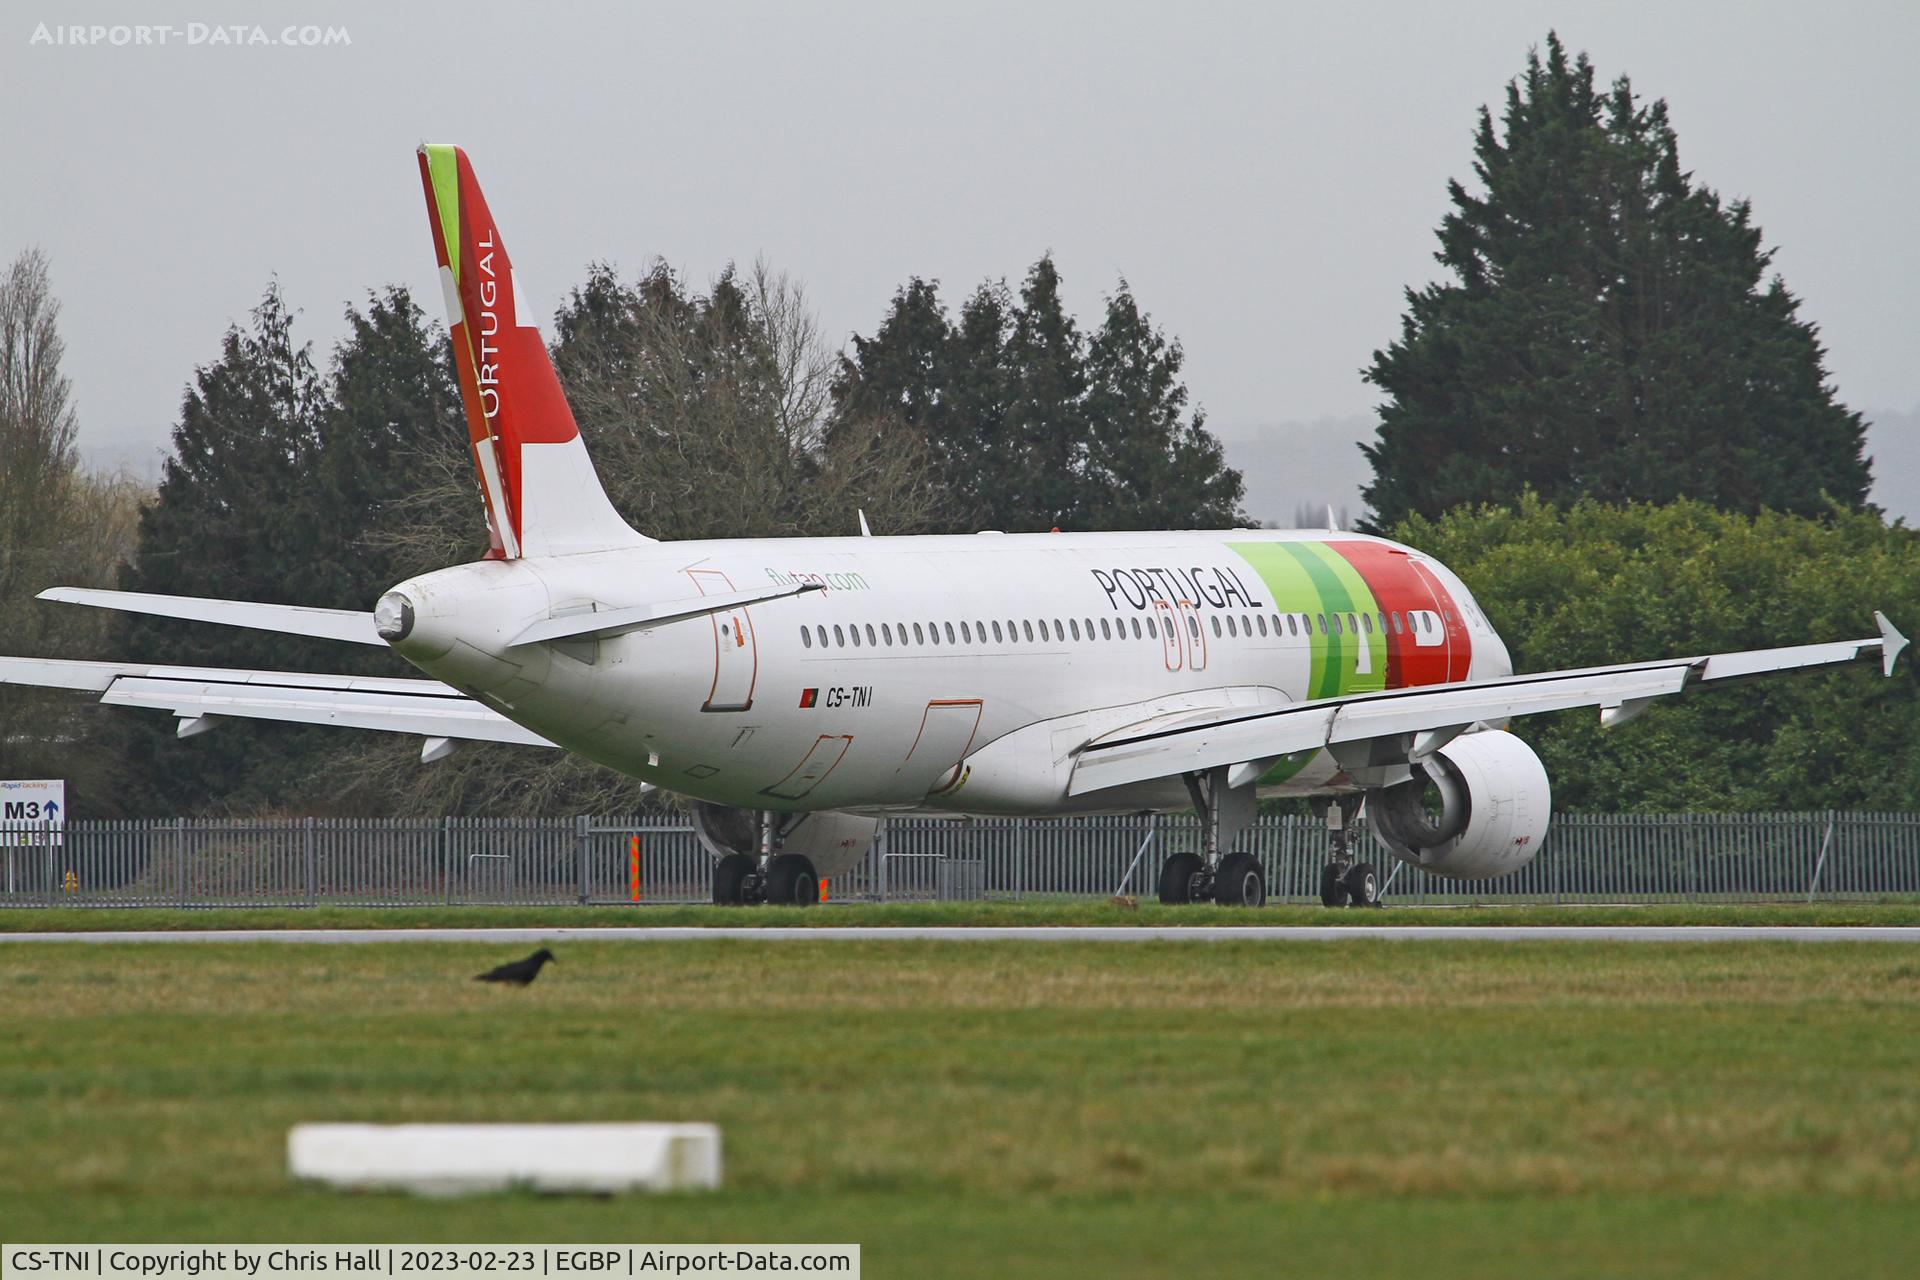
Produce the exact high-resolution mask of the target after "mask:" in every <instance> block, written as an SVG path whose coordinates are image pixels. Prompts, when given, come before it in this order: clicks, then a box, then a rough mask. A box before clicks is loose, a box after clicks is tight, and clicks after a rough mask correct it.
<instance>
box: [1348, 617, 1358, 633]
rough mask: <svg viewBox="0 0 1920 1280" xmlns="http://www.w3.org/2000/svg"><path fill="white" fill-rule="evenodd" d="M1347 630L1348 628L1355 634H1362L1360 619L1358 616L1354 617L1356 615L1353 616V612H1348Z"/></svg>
mask: <svg viewBox="0 0 1920 1280" xmlns="http://www.w3.org/2000/svg"><path fill="white" fill-rule="evenodd" d="M1347 630H1348V631H1349V632H1351V633H1352V634H1354V635H1356V636H1357V635H1359V634H1360V619H1358V618H1356V617H1354V616H1353V615H1352V614H1348V615H1347Z"/></svg>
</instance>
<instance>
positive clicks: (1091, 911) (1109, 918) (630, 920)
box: [0, 898, 1920, 933]
mask: <svg viewBox="0 0 1920 1280" xmlns="http://www.w3.org/2000/svg"><path fill="white" fill-rule="evenodd" d="M1129 924H1139V925H1156V926H1179V925H1241V926H1245V925H1315V926H1328V927H1339V926H1353V925H1406V924H1420V925H1460V924H1472V925H1489V924H1490V925H1583V924H1586V925H1612V924H1649V925H1759V924H1793V925H1920V901H1916V900H1912V899H1907V900H1899V901H1883V902H1839V903H1819V904H1814V905H1808V904H1804V903H1796V902H1784V903H1731V904H1720V903H1660V904H1653V905H1646V906H1551V905H1538V904H1519V903H1515V904H1501V905H1480V906H1459V907H1391V908H1390V909H1387V910H1382V911H1357V910H1338V911H1328V910H1326V909H1324V908H1321V907H1303V906H1270V907H1266V908H1263V909H1261V910H1258V911H1246V910H1242V909H1237V908H1230V907H1216V906H1190V907H1163V906H1161V905H1160V904H1159V903H1157V902H1153V901H1151V900H1148V901H1138V902H1135V903H1134V904H1133V905H1130V906H1121V905H1116V904H1114V903H1112V902H1110V901H1106V900H1100V899H1086V898H1063V899H1057V900H1042V901H1025V902H917V903H916V902H902V903H838V904H833V903H829V904H826V905H822V906H819V907H811V908H808V909H806V910H804V911H796V910H792V909H788V908H773V907H752V908H740V907H713V906H700V905H679V906H640V907H632V906H595V907H567V906H546V907H513V906H427V907H347V906H318V907H210V908H197V907H188V908H175V907H124V908H122V907H115V908H98V907H94V908H88V907H45V908H41V907H32V908H21V909H17V910H0V933H9V932H15V933H21V932H36V931H42V932H44V931H67V930H101V929H416V928H417V929H429V928H441V927H472V928H482V927H507V928H513V927H518V928H529V929H542V928H562V927H564V928H596V927H603V926H614V925H618V926H623V927H633V926H643V927H644V926H659V927H675V926H678V927H685V926H693V927H701V926H730V927H743V926H744V927H748V928H767V927H773V926H784V927H789V928H792V927H801V926H804V927H810V928H822V927H826V926H832V925H896V926H902V927H905V926H936V927H937V926H942V925H1003V926H1004V925H1129Z"/></svg>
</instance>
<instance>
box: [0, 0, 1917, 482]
mask: <svg viewBox="0 0 1920 1280" xmlns="http://www.w3.org/2000/svg"><path fill="white" fill-rule="evenodd" d="M235 22H244V23H248V24H254V23H257V24H259V25H260V26H262V27H263V28H264V29H265V30H266V32H267V34H268V36H269V38H273V39H277V38H278V37H279V34H280V31H281V28H282V27H284V26H286V25H287V24H289V23H310V24H316V25H322V26H328V25H330V26H334V27H340V28H344V29H345V30H346V31H347V33H348V35H349V36H350V39H351V43H350V44H348V45H345V46H340V45H334V46H332V47H319V48H303V47H297V46H296V47H290V48H288V47H246V46H234V45H230V44H228V45H221V44H215V43H213V42H212V41H211V40H206V39H203V40H202V41H200V42H199V43H193V42H192V36H193V34H194V28H193V27H192V26H191V25H190V24H194V23H200V24H208V25H215V24H221V23H235ZM43 23H44V24H45V25H46V26H47V27H48V28H49V30H52V29H54V28H58V27H62V26H65V25H69V24H74V23H86V24H94V23H98V24H114V23H146V24H149V25H162V26H165V25H170V26H173V27H175V28H178V31H177V33H175V34H173V35H171V36H170V37H169V42H168V44H167V45H166V46H164V47H156V46H153V45H148V46H146V47H140V46H137V45H129V46H126V47H118V48H116V47H112V46H111V45H101V46H94V45H85V46H79V47H75V46H73V45H71V44H69V45H67V46H65V47H62V46H59V45H55V46H48V45H45V44H40V43H35V33H36V30H37V28H38V27H39V26H40V25H41V24H43ZM1550 27H1551V28H1557V29H1558V30H1559V32H1560V33H1561V35H1562V37H1563V38H1564V39H1565V40H1566V41H1567V43H1568V44H1569V45H1570V46H1572V47H1573V48H1575V49H1585V50H1587V51H1588V52H1589V53H1590V54H1591V55H1592V57H1593V59H1594V62H1595V64H1596V66H1597V67H1598V69H1599V72H1600V75H1601V77H1602V78H1603V79H1611V78H1612V77H1613V76H1615V75H1617V74H1619V73H1621V72H1623V71H1624V72H1627V73H1629V74H1631V76H1632V77H1633V81H1634V85H1635V87H1636V89H1637V90H1638V91H1639V92H1641V93H1642V94H1643V95H1646V96H1648V97H1664V98H1666V99H1667V100H1668V102H1669V103H1670V104H1671V107H1672V111H1673V120H1674V123H1675V126H1676V128H1677V130H1678V133H1679V137H1680V146H1681V159H1682V162H1683V163H1684V164H1686V165H1687V166H1688V167H1689V168H1691V169H1692V170H1693V171H1694V173H1695V174H1696V176H1697V177H1698V179H1699V180H1701V181H1703V182H1704V183H1706V184H1707V185H1709V186H1712V187H1714V188H1715V189H1717V190H1719V191H1720V192H1721V193H1722V194H1724V195H1726V196H1729V197H1747V198H1750V199H1751V200H1752V201H1753V205H1754V209H1755V214H1756V218H1757V221H1758V222H1759V224H1760V226H1761V227H1762V228H1763V231H1764V234H1765V237H1766V240H1767V242H1768V243H1769V244H1770V245H1772V246H1774V247H1775V248H1776V249H1777V251H1778V253H1777V257H1776V259H1775V263H1776V266H1777V268H1778V269H1779V271H1780V272H1781V273H1782V274H1783V275H1784V276H1785V278H1786V281H1787V283H1788V285H1789V287H1791V288H1792V289H1793V290H1794V291H1795V292H1796V293H1797V294H1799V296H1800V297H1801V298H1802V299H1803V303H1804V314H1805V315H1806V316H1807V317H1809V318H1811V319H1812V320H1814V321H1815V322H1817V323H1818V324H1819V326H1820V328H1821V331H1822V335H1823V338H1824V340H1825V342H1826V344H1827V347H1828V349H1829V357H1828V359H1829V369H1830V371H1831V373H1832V375H1833V377H1834V379H1835V381H1836V383H1837V385H1838V387H1839V390H1840V394H1841V397H1842V399H1843V400H1844V401H1845V402H1846V403H1847V404H1848V405H1849V406H1851V407H1853V408H1857V409H1862V410H1866V411H1868V413H1869V415H1870V416H1872V415H1874V414H1881V415H1882V416H1883V417H1884V418H1885V419H1886V421H1887V422H1888V423H1889V424H1892V423H1893V422H1894V421H1895V415H1901V418H1900V420H1901V421H1903V422H1904V424H1905V425H1904V427H1902V428H1901V430H1902V431H1903V432H1904V433H1905V434H1906V435H1907V436H1911V435H1912V434H1913V432H1914V431H1915V429H1916V420H1915V419H1914V417H1913V416H1912V412H1911V411H1912V410H1914V409H1915V408H1916V406H1920V362H1916V360H1915V358H1914V349H1915V336H1916V335H1915V322H1914V307H1913V303H1912V295H1913V293H1914V290H1915V288H1916V285H1920V248H1917V246H1920V237H1917V236H1916V234H1915V232H1914V230H1913V227H1914V220H1915V209H1916V207H1920V199H1917V198H1916V197H1920V165H1916V164H1915V155H1916V152H1915V147H1914V144H1913V141H1912V139H1913V133H1914V129H1915V126H1916V121H1920V73H1917V72H1916V66H1920V5H1916V4H1914V3H1912V0H1906V2H1905V3H1881V4H1867V3H1859V4H1849V3H1827V4H1822V5H1819V6H1814V5H1808V4H1804V3H1784V2H1781V0H1772V2H1760V3H1755V2H1749V3H1698V2H1694V0H1689V2H1688V3H1682V4H1675V3H1638V4H1567V3H1562V4H1526V3H1501V4H1487V3H1476V4H1472V5H1457V4H1445V5H1436V4H1431V3H1420V4H1345V5H1327V4H1319V5H1313V6H1310V7H1292V6H1285V5H1277V4H1272V3H1243V4H1204V3H1191V2H1188V3H1181V4H1177V5H1175V4H1166V5H1158V6H1146V5H1132V4H1115V3H1103V4H1095V5H1069V4H1058V3H1032V2H1031V0H1030V2H1029V3H1024V4H1012V5H998V4H986V3H978V2H970V3H967V4H965V5H949V6H944V7H942V8H939V9H935V8H930V7H923V6H919V5H914V4H909V3H901V2H900V0H881V2H878V3H861V4H836V5H812V4H804V3H770V4H727V3H702V4H698V5H692V4H688V5H657V4H633V3H622V4H611V3H610V4H596V5H576V6H560V5H555V6H537V5H533V4H527V3H515V4H510V5H488V4H480V3H472V2H468V3H433V4H407V5H393V4H330V5H329V4H320V3H312V2H309V3H294V4H275V5H260V4H248V5H238V4H220V3H213V2H210V0H197V2H190V3H173V0H149V2H147V3H141V4H132V3H128V4H87V3H84V2H82V3H66V4H55V3H53V0H24V2H23V3H17V4H12V5H9V6H8V12H7V15H6V17H5V19H4V20H0V118H4V119H5V121H6V127H5V130H4V132H3V133H0V174H3V175H4V177H0V255H4V256H5V257H8V258H11V257H12V256H13V255H14V254H15V253H17V252H18V251H19V250H20V249H22V248H25V247H27V246H31V245H39V246H41V247H42V248H44V249H45V250H46V251H47V252H48V253H49V254H50V255H51V257H52V261H53V271H54V285H55V290H56V292H57V293H58V295H59V296H60V298H61V300H62V302H63V304H64V307H65V310H64V313H63V317H62V320H63V329H64V332H65V335H66V338H67V344H68V354H67V366H66V367H67V371H68V372H69V374H70V375H71V377H72V379H73V382H74V385H75V391H76V396H77V399H78V403H79V408H80V413H81V420H82V442H83V445H84V446H85V447H86V448H87V449H88V451H89V455H90V456H92V457H94V458H96V459H102V460H115V461H119V460H127V461H133V462H135V463H136V464H137V463H138V462H139V461H140V460H141V459H142V458H145V459H149V460H150V459H151V458H153V457H155V456H157V451H158V450H159V449H161V448H162V447H163V446H164V444H165V442H166V439H167V434H168V431H169V429H170V427H171V424H172V422H173V421H174V419H175V416H176V413H177V410H178V406H179V400H180V395H181V391H182V388H183V387H184V385H185V384H186V382H187V380H188V379H189V377H190V376H191V374H192V370H193V367H194V366H195V365H196V364H199V363H203V362H205V361H207V360H209V359H211V358H212V357H213V356H214V355H216V354H217V350H218V343H219V339H220V335H221V333H222V331H223V330H224V329H225V327H226V326H227V325H228V324H229V323H230V322H232V321H234V320H236V319H240V318H242V317H244V315H245V313H246V312H247V311H248V310H249V309H250V308H251V307H252V306H253V305H254V303H255V302H257V301H258V299H259V297H260V294H261V292H262V290H263V289H264V287H265V286H266V284H267V282H268V280H269V279H270V278H272V277H274V276H276V275H277V276H278V277H279V279H280V281H281V283H282V285H283V286H284V288H285V290H286V293H287V296H288V298H289V300H290V301H291V302H292V303H293V304H294V305H295V306H296V307H298V308H300V309H301V311H302V312H303V321H302V331H303V333H304V335H305V336H306V337H309V338H311V339H312V340H313V341H314V343H315V345H316V347H317V348H318V349H320V350H321V351H323V352H324V351H325V350H326V349H328V348H330V347H331V345H332V344H333V342H334V341H335V340H336V339H337V338H338V336H339V335H340V332H341V330H342V327H343V326H342V325H341V324H340V321H339V315H340V312H341V310H342V309H343V308H344V307H345V306H346V305H347V304H348V303H349V302H351V301H354V300H357V299H359V298H360V297H362V296H363V295H364V293H365V291H366V290H367V289H369V288H372V287H375V286H378V285H381V284H383V283H386V282H389V281H393V282H402V283H405V284H408V285H410V286H412V287H413V289H414V290H415V292H416V294H417V295H418V296H419V297H420V299H421V300H422V303H423V305H431V303H430V301H429V300H435V299H437V298H438V289H437V287H436V286H435V284H434V278H433V253H432V246H431V241H430V239H429V234H428V229H427V225H426V214H425V212H424V208H423V204H422V198H421V193H420V186H419V180H418V177H417V174H416V170H415V162H414V158H413V154H412V153H413V148H414V147H415V145H416V144H417V143H418V142H420V141H421V140H423V139H424V140H433V141H451V142H458V143H461V144H462V145H464V146H465V147H466V149H467V151H468V154H469V155H470V156H471V157H472V159H473V161H474V164H475V167H476V169H477V171H478V173H479V175H480V178H481V181H482V183H483V184H484V186H485V187H486V190H487V194H488V200H489V203H490V204H491V205H492V207H493V210H494V213H495V215H496V216H497V217H498V218H499V220H500V222H501V225H502V228H503V230H504V232H505V234H506V238H507V240H508V243H509V245H510V247H511V249H512V251H513V255H514V260H515V263H516V265H517V267H518V268H519V273H520V278H521V280H523V281H524V282H525V283H526V285H527V287H528V288H529V289H530V290H531V291H533V292H534V293H535V294H536V295H537V296H538V297H539V299H540V301H541V304H542V307H543V309H545V310H551V309H552V308H553V307H555V306H557V305H558V303H559V301H560V299H561V297H562V296H563V294H564V293H565V292H566V290H567V289H568V288H569V287H570V286H571V285H573V284H574V283H576V282H577V281H579V280H580V279H581V278H582V275H583V271H584V268H585V266H586V264H587V263H589V262H590V261H593V260H596V259H608V260H611V261H614V262H615V263H617V264H619V265H620V266H621V267H623V268H626V269H630V270H631V269H637V268H639V267H641V266H642V265H644V264H645V263H646V262H647V261H648V260H649V259H651V258H653V257H655V256H659V257H663V258H665V259H666V260H667V261H668V262H670V263H672V264H674V265H675V266H677V267H679V268H681V269H682V270H683V271H684V272H685V273H686V274H687V275H688V276H690V277H692V278H693V279H694V280H696V281H704V280H706V279H708V278H709V277H710V276H712V275H713V274H714V273H716V272H717V271H718V270H719V269H720V268H721V267H723V266H724V265H725V263H726V262H728V261H729V260H738V261H741V262H746V261H751V260H752V259H753V258H754V257H755V256H756V255H765V256H766V257H767V258H768V259H769V260H770V261H771V262H772V263H773V264H774V265H776V266H778V267H780V268H783V269H785V270H787V271H790V272H792V273H793V274H795V275H796V276H798V277H799V278H801V279H802V280H803V281H804V282H805V283H806V285H807V286H808V288H809V291H810V293H811V295H812V297H813V299H814V301H815V303H816V305H817V307H818V309H819V311H820V313H821V316H822V319H823V321H824V323H825V327H826V329H827V331H828V332H829V333H832V334H836V335H845V334H849V333H852V332H861V333H870V332H872V331H873V329H874V327H875V326H876V324H877V323H878V321H879V320H880V318H881V316H882V315H883V313H884V310H885V308H886V305H887V302H888V299H889V298H890V297H891V295H892V293H893V291H894V289H895V288H896V287H897V286H899V285H900V284H901V283H902V282H903V281H904V280H906V279H907V278H908V277H909V276H912V275H923V276H930V277H934V278H937V279H939V280H940V281H941V282H942V284H943V286H944V288H945V292H946V295H947V296H948V297H949V299H954V298H957V297H959V296H960V295H962V294H964V293H965V292H966V291H967V290H968V289H970V288H971V287H972V286H973V285H974V284H976V283H978V282H979V281H980V280H981V279H983V278H986V277H1002V276H1004V277H1007V278H1009V279H1011V280H1015V281H1017V280H1018V278H1019V277H1020V276H1021V275H1022V274H1023V273H1024V271H1025V269H1026V267H1027V266H1028V265H1029V264H1030V263H1031V262H1032V261H1033V260H1034V259H1035V258H1037V257H1038V256H1039V255H1040V254H1042V253H1044V252H1046V251H1048V250H1051V251H1052V252H1053V253H1054V255H1055V257H1056V260H1057V261H1058V262H1059V264H1060V268H1061V270H1062V272H1063V274H1064V276H1065V280H1066V286H1067V291H1068V300H1069V303H1070V305H1071V306H1072V307H1073V308H1074V309H1075V310H1076V311H1077V312H1078V313H1079V314H1080V315H1081V316H1082V318H1083V319H1086V318H1090V317H1092V316H1094V315H1095V314H1096V313H1097V311H1098V310H1099V308H1100V306H1101V304H1102V300H1103V297H1104V295H1105V294H1106V293H1107V292H1109V291H1110V290H1111V289H1112V287H1113V285H1114V283H1115V281H1116V280H1117V279H1118V278H1119V277H1120V276H1121V275H1123V274H1124V275H1125V277H1126V278H1127V279H1128V280H1129V281H1130V282H1131V284H1132V285H1133V288H1134V290H1135V293H1136V295H1137V296H1138V297H1139V299H1140V300H1141V302H1142V303H1143V305H1145V306H1146V307H1147V308H1148V310H1150V311H1151V312H1152V313H1153V315H1154V317H1155V318H1156V320H1157V321H1158V322H1159V323H1160V324H1162V325H1163V326H1164V327H1165V328H1166V329H1167V330H1168V331H1169V332H1170V333H1171V334H1173V335H1175V336H1177V337H1178V338H1179V339H1180V340H1181V342H1182V343H1183V344H1184V345H1185V348H1186V351H1187V357H1188V363H1187V383H1188V386H1189V388H1190V389H1191V390H1192V392H1193V395H1194V397H1195V398H1196V400H1197V401H1198V402H1199V403H1201V404H1202V405H1203V406H1204V407H1205V408H1206V410H1207V412H1208V415H1209V418H1210V421H1211V423H1212V425H1213V426H1214V427H1215V429H1216V430H1218V431H1219V432H1220V434H1221V435H1222V436H1223V437H1224V438H1226V439H1228V440H1229V441H1240V440H1245V441H1247V442H1248V443H1247V444H1246V445H1244V446H1242V445H1236V446H1234V450H1233V453H1232V455H1231V456H1233V457H1234V458H1235V460H1241V461H1244V464H1245V465H1247V466H1248V467H1249V469H1250V472H1253V473H1254V474H1252V475H1251V476H1250V478H1251V479H1252V480H1253V481H1254V484H1255V490H1256V495H1255V496H1256V501H1255V503H1254V506H1255V508H1256V509H1255V514H1256V515H1257V516H1261V517H1263V518H1267V519H1276V518H1277V519H1285V518H1289V517H1291V516H1292V514H1293V504H1294V503H1295V502H1296V501H1301V500H1305V499H1307V498H1310V497H1315V496H1327V497H1331V498H1333V499H1335V500H1336V501H1340V502H1348V501H1352V498H1351V488H1352V485H1353V484H1354V483H1357V481H1358V479H1359V478H1360V476H1362V475H1363V474H1364V465H1363V464H1362V463H1361V461H1360V460H1359V458H1358V457H1357V454H1356V452H1355V450H1354V448H1353V443H1352V442H1353V440H1354V439H1355V438H1356V437H1358V436H1359V435H1361V434H1363V433H1365V432H1366V430H1367V428H1366V421H1367V415H1368V413H1369V411H1370V408H1371V406H1372V405H1373V404H1374V403H1375V399H1376V397H1375V396H1374V394H1373V393H1372V391H1371V389H1370V388H1369V387H1368V386H1367V385H1366V384H1364V383H1363V382H1361V380H1360V377H1359V369H1360V367H1361V366H1362V365H1363V364H1365V363H1366V362H1367V360H1368V358H1369V356H1370V353H1371V352H1372V351H1373V349H1374V348H1376V347H1378V346H1380V345H1382V344H1384V343H1385V342H1387V341H1389V340H1391V338H1392V337H1393V336H1394V334H1395V333H1396V331H1397V326H1398V323H1399V316H1400V312H1401V309H1402V299H1401V291H1402V290H1403V289H1404V288H1405V287H1406V286H1407V285H1409V284H1416V283H1421V282H1424V281H1426V280H1428V279H1430V278H1431V277H1432V276H1433V274H1434V272H1435V271H1436V267H1435V265H1434V263H1433V260H1432V253H1433V248H1434V242H1433V230H1434V228H1435V226H1436V225H1437V224H1438V221H1439V219H1440V217H1441V215H1442V213H1443V212H1444V210H1445V207H1446V198H1445V184H1446V181H1447V179H1448V178H1449V177H1456V176H1457V177H1461V178H1466V177H1468V176H1469V171H1470V170H1469V166H1470V162H1471V152H1470V143H1471V131H1472V128H1473V125H1474V118H1475V111H1476V109H1477V108H1478V107H1479V106H1480V105H1481V104H1482V103H1494V104H1496V107H1497V104H1498V102H1499V100H1500V98H1501V95H1502V93H1503V86H1504V85H1505V83H1506V81H1507V80H1508V79H1510V78H1511V77H1512V76H1514V75H1515V74H1517V73H1518V72H1519V70H1520V69H1521V67H1522V65H1523V62H1524V59H1525V57H1526V54H1527V50H1528V48H1529V46H1532V45H1536V44H1539V43H1541V42H1542V40H1543V39H1544V37H1545V34H1546V32H1547V30H1548V29H1549V28H1550ZM1315 424H1317V425H1315ZM1891 429H1892V428H1891V425H1889V427H1888V430H1891ZM1883 434H1884V432H1883ZM1877 443H1878V442H1877ZM1262 451H1264V452H1262ZM1256 455H1258V457H1260V458H1265V459H1266V461H1259V460H1258V459H1257V457H1256ZM1904 456H1905V457H1906V458H1908V459H1909V460H1911V459H1913V458H1914V457H1915V455H1914V454H1912V453H1908V454H1906V455H1904ZM1903 465H1905V464H1903ZM1886 469H1887V468H1886V467H1885V466H1884V465H1883V467H1882V468H1881V470H1882V471H1883V472H1884V471H1886Z"/></svg>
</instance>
